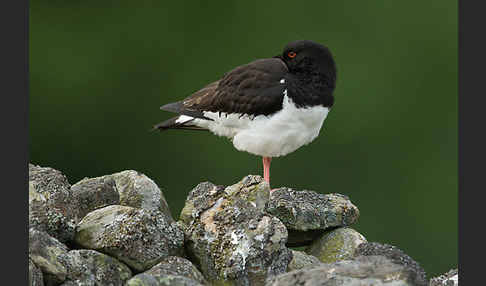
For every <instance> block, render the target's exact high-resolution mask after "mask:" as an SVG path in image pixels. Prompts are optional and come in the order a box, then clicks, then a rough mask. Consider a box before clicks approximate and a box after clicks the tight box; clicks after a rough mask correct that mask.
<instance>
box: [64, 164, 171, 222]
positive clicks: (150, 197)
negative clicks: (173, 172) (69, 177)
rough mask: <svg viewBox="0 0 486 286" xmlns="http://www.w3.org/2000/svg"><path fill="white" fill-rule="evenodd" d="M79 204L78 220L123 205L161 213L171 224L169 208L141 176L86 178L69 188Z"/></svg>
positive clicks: (124, 174) (128, 173) (154, 186)
mask: <svg viewBox="0 0 486 286" xmlns="http://www.w3.org/2000/svg"><path fill="white" fill-rule="evenodd" d="M72 190H73V195H74V196H75V197H76V198H77V199H78V200H79V203H80V204H79V208H80V209H81V218H83V217H84V215H86V214H87V213H89V212H91V211H94V210H96V209H98V208H102V207H105V206H108V205H122V206H129V207H134V208H139V209H145V210H149V211H156V210H158V211H160V212H162V213H164V214H165V215H166V216H167V217H168V218H169V219H170V220H172V215H171V213H170V209H169V205H168V204H167V201H166V200H165V197H164V194H163V193H162V191H161V190H160V189H159V187H158V186H157V184H155V182H154V181H153V180H152V179H150V178H149V177H147V176H146V175H145V174H142V173H140V172H137V171H133V170H126V171H122V172H118V173H115V174H110V175H105V176H101V177H96V178H85V179H83V180H81V181H79V182H77V183H76V184H74V185H73V186H72Z"/></svg>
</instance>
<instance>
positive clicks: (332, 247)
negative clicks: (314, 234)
mask: <svg viewBox="0 0 486 286" xmlns="http://www.w3.org/2000/svg"><path fill="white" fill-rule="evenodd" d="M364 242H366V238H365V237H364V236H363V235H361V234H360V233H359V232H357V231H356V230H354V229H352V228H349V227H340V228H337V229H333V230H330V231H327V232H325V233H324V234H323V235H322V236H321V237H320V238H318V239H316V240H315V241H314V242H313V243H312V244H311V245H310V246H309V247H308V248H307V249H306V253H308V254H310V255H313V256H315V257H317V258H318V259H319V260H320V261H321V262H323V263H331V262H336V261H339V260H346V259H351V258H352V257H353V256H354V252H355V250H356V248H357V247H358V246H359V245H360V244H361V243H364Z"/></svg>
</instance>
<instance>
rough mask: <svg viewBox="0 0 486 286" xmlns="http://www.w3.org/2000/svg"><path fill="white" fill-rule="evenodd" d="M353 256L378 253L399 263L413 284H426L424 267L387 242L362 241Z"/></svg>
mask: <svg viewBox="0 0 486 286" xmlns="http://www.w3.org/2000/svg"><path fill="white" fill-rule="evenodd" d="M354 255H355V256H370V255H380V256H385V257H387V258H388V259H390V260H391V261H392V262H393V263H396V264H398V265H401V266H403V267H404V269H405V271H407V273H408V274H407V276H408V277H410V279H411V281H412V282H413V283H414V285H419V286H421V285H427V284H428V283H427V278H426V273H425V271H424V269H423V268H422V267H421V266H420V265H419V264H418V263H417V262H416V261H415V260H413V259H412V258H411V257H410V256H408V255H407V254H405V253H404V252H403V251H402V250H400V249H398V248H397V247H396V246H393V245H389V244H381V243H378V242H366V243H362V244H360V245H359V246H358V248H357V249H356V251H355V253H354Z"/></svg>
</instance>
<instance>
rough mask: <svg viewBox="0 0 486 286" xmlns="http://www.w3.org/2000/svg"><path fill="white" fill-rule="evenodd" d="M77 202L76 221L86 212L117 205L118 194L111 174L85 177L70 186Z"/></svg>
mask: <svg viewBox="0 0 486 286" xmlns="http://www.w3.org/2000/svg"><path fill="white" fill-rule="evenodd" d="M71 191H72V195H73V197H74V198H75V199H76V200H77V202H78V206H77V207H78V221H80V220H81V219H83V218H84V216H85V215H87V214H88V213H90V212H92V211H94V210H96V209H99V208H103V207H106V206H109V205H119V204H120V196H119V194H118V190H117V188H116V185H115V180H113V178H112V177H111V176H103V177H98V178H92V179H90V178H85V179H82V180H81V181H79V182H77V183H76V184H74V185H72V186H71Z"/></svg>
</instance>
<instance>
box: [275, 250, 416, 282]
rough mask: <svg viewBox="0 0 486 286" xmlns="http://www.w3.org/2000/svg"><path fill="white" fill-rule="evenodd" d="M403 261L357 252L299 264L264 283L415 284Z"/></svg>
mask: <svg viewBox="0 0 486 286" xmlns="http://www.w3.org/2000/svg"><path fill="white" fill-rule="evenodd" d="M410 274H411V273H410V272H409V271H408V270H407V269H406V267H404V266H403V265H400V264H396V263H394V262H392V261H391V260H390V259H388V258H387V257H385V256H378V255H376V256H359V257H356V258H355V259H354V260H342V261H338V262H334V263H327V264H324V263H323V264H321V265H320V266H317V267H311V268H302V269H300V270H295V271H291V272H288V273H286V274H281V275H279V276H277V277H274V278H272V279H270V280H269V281H268V283H267V286H294V285H302V286H318V285H319V286H338V285H343V286H344V285H346V286H369V285H373V286H417V285H419V284H415V283H414V282H413V280H414V277H412V276H410Z"/></svg>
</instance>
